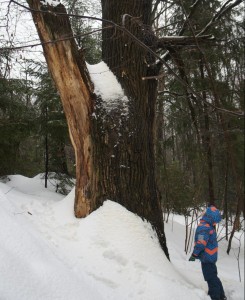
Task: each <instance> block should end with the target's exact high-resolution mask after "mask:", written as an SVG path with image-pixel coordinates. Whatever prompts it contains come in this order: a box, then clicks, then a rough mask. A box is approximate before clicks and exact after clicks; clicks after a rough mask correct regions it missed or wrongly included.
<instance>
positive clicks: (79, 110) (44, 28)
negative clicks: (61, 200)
mask: <svg viewBox="0 0 245 300" xmlns="http://www.w3.org/2000/svg"><path fill="white" fill-rule="evenodd" d="M28 4H29V6H30V8H32V9H35V10H47V9H48V10H49V11H53V12H54V13H55V12H61V13H65V8H64V6H63V5H61V4H59V5H58V6H56V7H52V6H49V7H47V6H42V5H41V3H40V1H34V0H28ZM32 16H33V20H34V23H35V25H36V28H37V31H38V34H39V37H40V40H41V42H43V43H44V44H43V50H44V55H45V58H46V61H47V63H48V68H49V71H50V73H51V75H52V77H53V79H54V82H55V84H56V86H57V89H58V91H59V93H60V97H61V100H62V104H63V108H64V111H65V115H66V119H67V122H68V127H69V132H70V137H71V141H72V144H73V147H74V150H75V156H76V196H75V214H76V216H77V217H84V216H86V215H88V214H89V212H90V211H91V209H92V208H91V198H92V193H91V189H90V186H91V180H92V174H93V173H92V161H91V160H92V153H91V151H92V140H91V114H92V112H93V96H92V93H93V85H92V83H91V81H90V78H89V75H88V72H87V68H86V65H85V61H84V59H83V57H82V55H81V53H79V51H78V49H77V46H76V44H75V41H74V39H69V40H63V41H62V39H65V38H66V37H70V36H72V30H71V27H70V23H69V19H68V17H67V16H66V15H63V16H55V14H42V13H35V12H33V13H32ZM50 40H60V41H59V42H58V43H52V44H50V43H46V42H48V41H50Z"/></svg>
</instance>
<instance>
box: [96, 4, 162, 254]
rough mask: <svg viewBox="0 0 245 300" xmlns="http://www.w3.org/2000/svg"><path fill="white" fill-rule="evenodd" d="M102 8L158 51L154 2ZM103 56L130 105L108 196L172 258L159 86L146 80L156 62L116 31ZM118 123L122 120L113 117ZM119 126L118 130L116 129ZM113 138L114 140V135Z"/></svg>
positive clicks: (109, 34) (109, 33)
mask: <svg viewBox="0 0 245 300" xmlns="http://www.w3.org/2000/svg"><path fill="white" fill-rule="evenodd" d="M101 3H102V12H103V16H102V17H103V19H107V20H110V21H113V22H115V23H117V24H122V25H123V26H125V28H126V29H127V30H129V31H130V32H131V33H133V34H134V35H135V36H136V37H137V38H138V39H139V40H140V41H141V42H144V44H146V45H147V46H148V47H150V48H151V49H152V50H156V47H157V40H156V38H155V37H154V34H153V33H152V30H151V27H150V21H151V20H150V16H151V8H152V1H149V0H147V1H146V0H138V1H136V2H135V1H116V0H102V1H101ZM115 8H116V9H115ZM106 25H107V24H106V23H105V24H104V26H106ZM102 55H103V60H104V61H105V62H106V63H107V64H108V66H109V67H110V69H111V70H112V71H113V73H114V74H115V75H116V77H117V79H118V81H119V82H120V83H121V85H122V87H123V89H124V92H125V94H126V95H127V97H128V99H129V115H128V119H125V120H123V119H122V118H121V121H122V124H123V125H122V126H121V129H122V130H120V129H119V131H120V136H118V137H117V141H118V142H117V146H116V148H114V149H113V153H111V154H112V156H113V160H114V161H118V162H120V163H119V164H117V166H116V167H115V165H113V163H110V162H109V163H106V164H107V166H111V169H109V170H108V175H105V174H104V175H103V176H102V177H103V178H106V176H109V178H110V179H111V180H108V181H106V184H107V185H108V184H109V185H110V186H107V190H110V191H111V194H112V197H113V199H115V201H117V199H120V202H121V203H123V205H124V206H126V207H127V208H128V209H129V210H131V211H132V212H135V213H137V214H138V215H140V216H142V217H143V218H145V219H147V220H149V221H150V222H151V224H152V225H153V227H154V228H155V229H156V231H157V233H158V237H159V240H160V243H161V246H162V248H163V249H164V251H165V253H166V255H167V257H168V250H167V246H166V239H165V235H164V227H163V226H164V225H163V216H162V210H161V205H160V197H159V193H158V188H157V185H156V174H155V132H156V128H155V111H156V98H157V80H155V79H147V77H152V76H157V75H158V74H159V69H158V67H157V66H156V65H155V64H154V63H155V58H154V57H152V56H151V55H150V54H149V53H147V52H146V50H144V49H142V48H141V47H140V46H139V45H138V44H137V43H135V41H133V40H132V39H131V38H130V37H128V36H127V35H126V34H125V33H124V32H119V31H115V30H114V29H109V30H104V31H103V43H102ZM143 79H146V80H143ZM112 117H113V116H112ZM114 120H118V118H116V116H115V117H114ZM115 126H116V128H119V127H120V126H119V125H118V124H117V123H115ZM109 138H111V139H113V137H112V136H111V135H110V134H109ZM104 162H105V161H104ZM101 163H103V162H101ZM103 169H104V168H103ZM114 187H116V188H114Z"/></svg>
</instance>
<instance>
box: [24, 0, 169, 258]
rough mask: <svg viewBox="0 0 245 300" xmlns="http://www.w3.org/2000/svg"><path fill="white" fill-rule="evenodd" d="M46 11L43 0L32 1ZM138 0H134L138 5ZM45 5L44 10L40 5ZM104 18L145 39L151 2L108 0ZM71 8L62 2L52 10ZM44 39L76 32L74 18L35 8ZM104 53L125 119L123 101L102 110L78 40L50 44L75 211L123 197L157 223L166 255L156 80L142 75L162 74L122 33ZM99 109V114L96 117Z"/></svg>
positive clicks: (109, 37) (107, 37) (109, 36)
mask: <svg viewBox="0 0 245 300" xmlns="http://www.w3.org/2000/svg"><path fill="white" fill-rule="evenodd" d="M28 3H29V5H30V7H31V8H34V9H40V3H39V1H34V0H28ZM132 3H133V2H132ZM42 9H44V8H42ZM102 9H103V17H104V18H106V19H109V20H113V21H114V22H116V23H121V15H123V14H127V13H130V14H132V15H133V16H137V17H138V16H142V18H141V19H140V20H139V19H136V20H133V19H131V18H127V20H126V21H127V22H126V23H127V24H126V25H127V28H128V29H129V30H130V31H131V32H133V33H134V34H135V35H137V36H138V38H140V39H141V40H142V38H144V36H145V34H144V30H143V29H145V28H146V27H145V26H143V24H142V23H141V21H143V23H144V24H149V22H150V20H149V16H150V11H151V1H143V0H140V1H138V2H137V5H134V4H131V2H130V1H129V2H127V3H126V2H122V3H121V2H118V1H115V0H114V1H107V0H106V1H102ZM49 10H53V11H54V12H56V11H58V12H65V10H64V8H63V6H62V5H58V6H57V7H55V8H49ZM33 18H34V22H35V24H36V26H37V29H38V33H39V36H40V39H41V41H42V42H47V41H50V40H62V39H66V38H68V37H71V36H72V32H71V28H70V23H69V20H68V17H67V16H66V15H64V16H62V17H61V16H54V15H51V14H49V13H47V14H44V13H35V12H33ZM103 39H104V41H103V58H104V61H105V62H106V63H107V64H108V66H109V68H110V69H111V70H112V71H113V72H114V73H115V75H116V76H117V78H118V80H119V82H120V83H121V85H122V87H123V88H124V91H125V94H126V95H127V96H128V98H129V112H128V115H127V116H122V111H121V109H122V107H121V105H120V103H119V104H118V106H115V108H114V109H113V110H110V111H107V110H104V109H102V106H101V103H102V99H101V98H100V97H97V98H95V97H94V96H93V86H92V83H91V81H90V77H89V75H88V72H87V68H86V65H85V61H84V59H83V57H82V55H81V54H79V51H78V50H77V47H76V44H75V42H74V40H73V39H67V40H63V41H59V42H57V43H52V44H49V43H47V44H44V46H43V48H44V54H45V57H46V60H47V63H48V67H49V70H50V72H51V74H52V77H53V79H54V81H55V83H56V86H57V88H58V90H59V93H60V96H61V100H62V103H63V107H64V111H65V114H66V117H67V122H68V126H69V130H70V136H71V139H72V143H73V146H74V149H75V153H76V180H77V181H76V199H75V214H76V216H77V217H83V216H86V215H87V214H89V213H90V212H91V211H93V210H94V209H96V208H97V207H98V206H99V205H101V204H102V203H103V201H104V200H106V199H111V200H113V201H116V202H119V203H120V204H122V205H123V206H125V207H126V208H128V209H129V210H130V211H132V212H134V213H137V214H138V215H139V216H141V217H142V218H144V219H147V220H148V221H150V222H151V224H152V226H153V227H154V229H155V230H156V232H157V234H158V237H159V241H160V244H161V246H162V248H163V250H164V252H165V254H166V255H167V257H168V250H167V246H166V239H165V235H164V228H163V216H162V211H161V206H160V201H159V194H158V190H157V186H156V179H155V155H154V132H155V105H156V96H157V83H156V80H142V77H147V76H150V75H156V74H157V73H158V70H155V68H152V67H148V66H147V64H149V63H152V62H153V60H152V58H151V57H149V56H148V55H147V53H146V52H145V50H143V49H142V48H141V47H139V46H138V45H137V44H135V43H134V42H133V41H132V40H130V38H129V37H128V36H127V35H126V34H125V33H122V32H115V31H114V29H112V30H108V29H107V30H104V33H103ZM93 112H95V113H96V116H97V118H92V113H93Z"/></svg>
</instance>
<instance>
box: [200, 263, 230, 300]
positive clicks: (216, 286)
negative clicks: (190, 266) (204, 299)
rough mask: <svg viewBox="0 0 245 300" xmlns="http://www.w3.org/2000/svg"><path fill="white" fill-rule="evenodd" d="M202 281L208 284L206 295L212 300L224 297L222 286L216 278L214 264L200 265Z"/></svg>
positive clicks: (216, 273)
mask: <svg viewBox="0 0 245 300" xmlns="http://www.w3.org/2000/svg"><path fill="white" fill-rule="evenodd" d="M202 273H203V277H204V280H205V281H207V284H208V294H209V296H210V298H211V299H212V300H220V299H223V298H224V296H225V293H224V289H223V285H222V283H221V281H220V279H219V277H218V272H217V267H216V264H215V263H202Z"/></svg>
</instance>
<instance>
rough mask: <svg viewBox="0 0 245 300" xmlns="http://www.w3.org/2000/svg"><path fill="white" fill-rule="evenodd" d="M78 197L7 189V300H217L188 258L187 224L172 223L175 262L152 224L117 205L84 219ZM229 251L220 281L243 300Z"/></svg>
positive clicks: (18, 180) (2, 210) (2, 237)
mask: <svg viewBox="0 0 245 300" xmlns="http://www.w3.org/2000/svg"><path fill="white" fill-rule="evenodd" d="M73 198H74V191H72V192H71V193H70V194H69V195H68V196H67V197H65V198H64V197H63V196H61V195H58V194H56V193H55V192H54V191H53V188H52V186H51V187H50V189H48V190H47V189H44V187H43V184H42V182H41V180H40V179H39V177H35V178H25V177H23V176H20V175H15V176H11V181H9V182H8V183H6V184H3V183H0V228H1V229H0V299H1V300H38V299H43V300H44V299H45V300H54V299H71V300H76V299H80V300H98V299H102V300H103V299H113V300H114V299H117V300H124V299H125V300H126V299H133V300H158V299H159V300H160V299H161V300H164V299H166V300H175V299H176V300H177V299H182V300H185V299H186V300H190V299H193V300H195V299H196V300H198V299H203V300H208V299H209V297H208V296H207V295H206V292H207V288H206V283H205V282H204V281H203V278H202V274H201V269H200V264H199V263H198V262H194V263H190V262H188V257H187V256H186V255H185V253H184V251H183V248H184V230H185V229H184V226H183V224H182V223H181V222H182V219H181V217H178V219H177V217H176V221H175V220H174V222H173V223H171V222H169V223H168V224H166V234H167V241H168V247H169V251H170V255H171V261H172V262H171V263H169V262H168V260H167V259H166V258H165V256H164V254H163V252H162V250H161V249H160V247H159V244H158V241H157V239H156V236H155V233H154V232H153V231H152V229H151V226H150V225H149V224H148V223H147V222H143V221H142V220H141V219H140V218H139V217H137V216H136V215H134V214H132V213H131V212H129V211H127V210H126V209H125V208H124V207H122V206H120V205H119V204H116V203H114V202H112V201H106V202H105V203H104V205H103V206H102V207H101V208H99V209H98V210H97V211H95V212H94V213H92V214H91V215H90V216H88V217H87V218H85V219H82V220H78V219H76V218H74V216H73V201H74V200H73ZM172 229H173V231H172ZM225 246H226V245H223V244H222V245H221V248H222V249H221V257H220V262H219V264H218V269H219V271H220V275H221V276H220V277H221V279H222V280H223V282H224V286H225V289H226V291H227V294H228V295H229V296H230V297H229V299H231V300H242V299H244V297H243V288H244V285H243V284H241V283H240V282H239V277H238V271H237V261H236V258H235V256H234V255H231V256H227V255H226V254H225ZM223 247H224V251H223ZM242 251H243V252H242V253H241V255H240V259H242V261H241V266H243V265H244V259H243V254H244V245H243V247H242ZM227 272H228V273H227ZM243 274H244V269H242V276H244V275H243Z"/></svg>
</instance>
